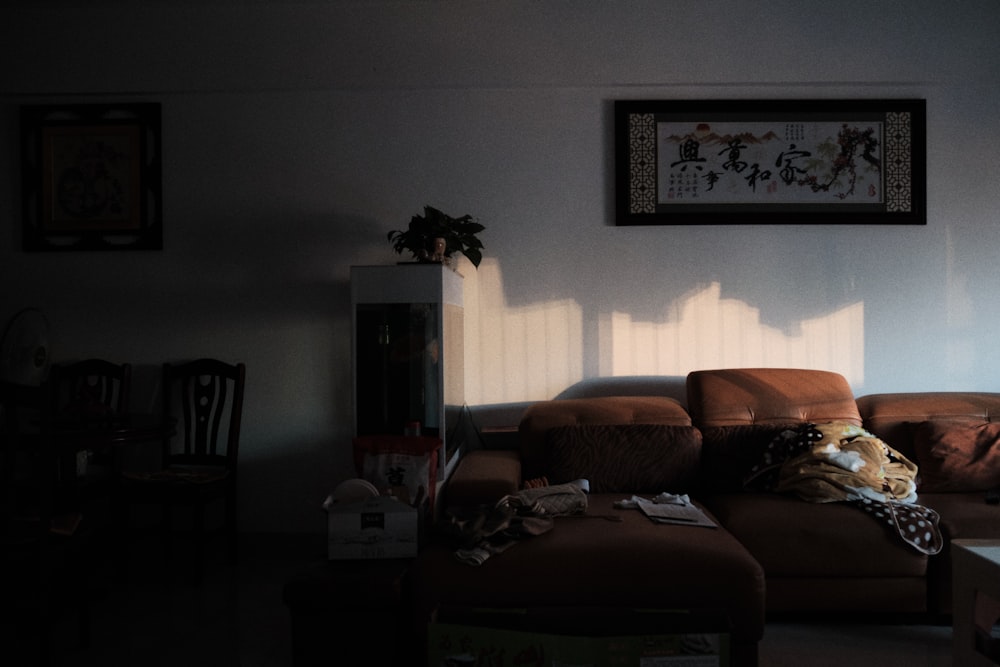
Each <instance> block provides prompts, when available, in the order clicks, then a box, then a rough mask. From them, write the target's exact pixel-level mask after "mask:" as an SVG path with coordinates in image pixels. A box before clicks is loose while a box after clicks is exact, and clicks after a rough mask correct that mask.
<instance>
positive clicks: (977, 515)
mask: <svg viewBox="0 0 1000 667" xmlns="http://www.w3.org/2000/svg"><path fill="white" fill-rule="evenodd" d="M920 503H921V504H923V505H926V506H927V507H930V508H931V509H933V510H935V511H936V512H937V513H938V514H939V515H940V516H941V524H940V527H941V533H942V535H944V536H945V537H946V538H948V540H949V541H950V540H962V539H1000V505H990V504H988V503H987V502H986V500H985V494H984V493H980V492H976V493H922V494H920Z"/></svg>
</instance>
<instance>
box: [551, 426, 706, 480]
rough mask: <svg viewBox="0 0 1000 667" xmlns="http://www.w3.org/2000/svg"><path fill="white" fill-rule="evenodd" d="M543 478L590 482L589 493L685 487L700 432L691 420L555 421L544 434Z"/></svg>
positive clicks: (693, 472) (693, 473)
mask: <svg viewBox="0 0 1000 667" xmlns="http://www.w3.org/2000/svg"><path fill="white" fill-rule="evenodd" d="M546 454H547V459H548V461H547V464H548V470H549V475H548V476H549V479H550V480H551V481H552V482H553V483H555V484H559V483H565V482H569V481H572V480H575V479H586V480H587V481H588V482H590V491H591V492H592V493H660V492H662V491H669V492H672V493H679V492H686V491H687V490H689V489H690V488H692V487H693V485H694V483H695V481H696V480H697V478H698V469H699V460H700V458H701V432H700V431H698V430H697V429H696V428H694V427H692V426H667V425H661V424H617V425H596V424H594V425H590V424H585V425H576V426H560V427H556V428H553V429H551V430H549V432H548V433H547V435H546Z"/></svg>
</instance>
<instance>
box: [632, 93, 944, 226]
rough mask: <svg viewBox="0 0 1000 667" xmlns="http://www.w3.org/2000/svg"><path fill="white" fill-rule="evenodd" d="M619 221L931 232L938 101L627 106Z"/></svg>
mask: <svg viewBox="0 0 1000 667" xmlns="http://www.w3.org/2000/svg"><path fill="white" fill-rule="evenodd" d="M614 106H615V108H614V116H615V118H614V123H615V128H614V137H615V139H614V141H615V171H616V173H615V191H616V192H615V197H616V200H615V223H616V224H617V225H703V224H835V225H843V224H880V225H881V224H891V225H925V224H926V223H927V211H926V187H927V156H926V152H927V148H926V125H927V119H926V102H925V100H922V99H882V100H814V99H813V100H802V99H799V100H705V101H696V100H616V101H615V105H614Z"/></svg>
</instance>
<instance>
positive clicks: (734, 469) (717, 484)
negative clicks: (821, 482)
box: [699, 423, 800, 493]
mask: <svg viewBox="0 0 1000 667" xmlns="http://www.w3.org/2000/svg"><path fill="white" fill-rule="evenodd" d="M799 426H800V424H791V423H789V424H740V425H737V426H706V427H704V428H703V429H701V436H702V443H701V482H700V484H699V488H700V490H702V491H704V492H707V493H738V492H741V491H743V490H744V487H745V482H746V480H747V477H748V476H749V475H750V473H751V472H752V471H753V468H754V466H756V465H758V464H760V462H761V461H762V460H763V458H764V453H765V452H766V451H767V448H768V445H770V444H771V442H773V441H774V439H775V438H777V437H778V436H779V435H781V433H782V431H785V430H786V429H795V428H798V427H799Z"/></svg>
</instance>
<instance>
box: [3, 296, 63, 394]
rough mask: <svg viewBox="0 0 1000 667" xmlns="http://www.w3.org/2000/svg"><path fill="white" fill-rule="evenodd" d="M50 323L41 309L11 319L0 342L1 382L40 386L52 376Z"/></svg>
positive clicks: (26, 311) (26, 310)
mask: <svg viewBox="0 0 1000 667" xmlns="http://www.w3.org/2000/svg"><path fill="white" fill-rule="evenodd" d="M51 359H52V354H51V351H50V349H49V321H48V319H46V317H45V315H44V314H43V313H42V311H40V310H38V309H37V308H25V309H24V310H21V311H20V312H18V313H16V314H15V315H14V317H12V318H10V321H9V322H7V326H6V328H5V329H4V332H3V338H2V339H0V380H3V381H5V382H13V383H15V384H23V385H29V386H38V385H40V384H42V382H44V381H45V378H46V377H47V375H48V372H49V364H50V362H51Z"/></svg>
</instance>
